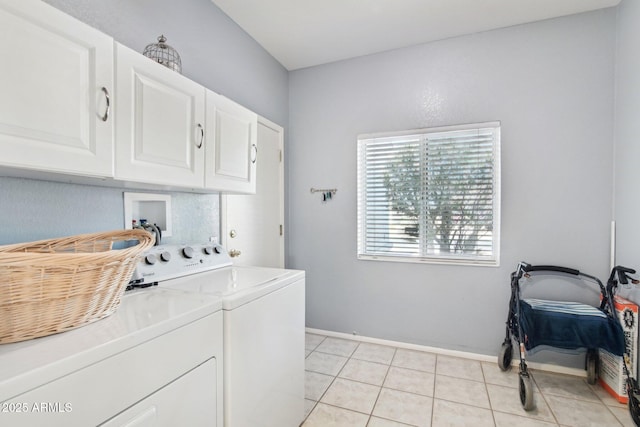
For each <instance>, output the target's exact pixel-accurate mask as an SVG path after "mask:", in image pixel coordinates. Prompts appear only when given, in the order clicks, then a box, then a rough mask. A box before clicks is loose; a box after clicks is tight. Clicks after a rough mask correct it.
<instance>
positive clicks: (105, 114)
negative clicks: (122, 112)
mask: <svg viewBox="0 0 640 427" xmlns="http://www.w3.org/2000/svg"><path fill="white" fill-rule="evenodd" d="M101 90H102V93H104V98H105V99H106V100H107V108H105V110H104V114H103V115H102V116H101V117H100V119H101V120H102V121H103V122H106V121H107V119H108V118H109V111H110V110H111V99H110V98H109V91H108V90H107V88H106V87H104V86H102V89H101Z"/></svg>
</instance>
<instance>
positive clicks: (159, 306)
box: [0, 288, 222, 402]
mask: <svg viewBox="0 0 640 427" xmlns="http://www.w3.org/2000/svg"><path fill="white" fill-rule="evenodd" d="M221 308H222V304H221V301H220V299H219V298H214V297H212V296H210V295H196V294H193V293H188V292H180V291H177V290H174V289H156V288H153V289H144V290H140V291H132V292H131V293H126V294H124V296H123V297H122V304H121V305H120V307H118V309H117V310H116V311H115V313H113V314H112V315H110V316H109V317H107V318H105V319H102V320H98V321H96V322H93V323H91V324H89V325H85V326H82V327H79V328H77V329H72V330H70V331H66V332H62V333H59V334H55V335H49V336H46V337H42V338H37V339H33V340H28V341H21V342H17V343H13V344H2V345H1V346H0V402H1V401H4V400H6V399H8V398H11V397H15V396H17V395H19V394H21V393H24V392H26V391H28V390H30V389H32V388H35V387H37V386H39V385H40V384H44V383H46V382H49V381H53V380H55V379H57V378H60V377H62V376H64V375H67V374H69V373H71V372H73V371H76V370H79V369H81V368H84V367H85V366H89V365H91V364H94V363H96V362H98V361H100V360H103V359H106V358H107V357H110V356H112V355H114V354H116V353H120V352H122V351H125V350H128V349H130V348H132V347H135V346H137V345H139V344H141V343H143V342H145V341H148V340H150V339H153V338H155V337H158V336H160V335H163V334H166V333H167V332H169V331H172V330H174V329H177V328H179V327H182V326H184V325H187V324H189V323H191V322H194V321H196V320H198V319H200V318H202V317H205V316H207V315H209V314H212V313H215V312H218V311H220V309H221Z"/></svg>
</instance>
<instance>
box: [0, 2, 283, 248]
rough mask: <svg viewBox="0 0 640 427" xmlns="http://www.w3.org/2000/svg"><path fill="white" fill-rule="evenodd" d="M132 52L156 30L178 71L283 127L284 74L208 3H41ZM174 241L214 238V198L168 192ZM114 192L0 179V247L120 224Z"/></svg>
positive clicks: (216, 226) (120, 203) (118, 202)
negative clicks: (178, 62) (172, 51)
mask: <svg viewBox="0 0 640 427" xmlns="http://www.w3.org/2000/svg"><path fill="white" fill-rule="evenodd" d="M46 2H47V3H50V4H51V5H53V6H55V7H57V8H59V9H61V10H63V11H64V12H66V13H69V14H70V15H72V16H75V17H76V18H78V19H80V20H81V21H84V22H86V23H88V24H89V25H91V26H93V27H95V28H97V29H99V30H101V31H103V32H104V33H106V34H109V35H110V36H112V37H113V38H114V39H116V41H119V42H121V43H123V44H125V45H127V46H129V47H131V48H133V49H135V50H137V51H139V52H142V50H143V49H144V47H145V46H146V45H147V44H148V43H151V42H155V40H156V37H157V36H158V35H159V34H161V33H164V34H165V36H166V37H168V42H169V43H170V44H171V45H172V46H174V47H175V48H176V49H177V50H178V51H179V53H180V54H181V56H182V61H183V74H184V75H186V76H187V77H189V78H191V79H192V80H194V81H196V82H198V83H200V84H202V85H204V86H206V87H208V88H210V89H212V90H214V91H216V92H218V93H221V94H223V95H225V96H227V97H229V98H231V99H233V100H235V101H237V102H239V103H241V104H243V105H245V106H246V107H248V108H250V109H252V110H253V111H255V112H257V113H258V114H260V115H262V116H264V117H266V118H268V119H270V120H272V121H274V122H276V123H278V124H280V125H282V126H284V127H285V128H286V126H287V122H288V111H289V109H288V73H287V71H286V70H285V69H284V67H282V66H281V65H280V64H279V63H278V62H277V61H276V60H275V59H274V58H273V57H271V56H270V55H269V54H268V53H267V52H266V51H265V50H264V49H262V48H261V47H260V46H259V45H258V44H257V43H256V42H255V40H253V39H252V38H251V37H249V36H248V35H247V34H246V33H245V32H244V31H243V30H241V29H240V28H239V27H238V26H237V25H236V24H235V23H233V22H232V21H231V20H230V19H229V18H228V17H227V16H226V15H225V14H224V13H222V11H220V9H218V8H217V7H216V6H215V5H214V4H213V3H212V2H211V1H209V0H189V1H181V2H178V1H172V0H136V1H131V0H110V1H103V0H46ZM171 194H172V202H173V209H174V212H173V224H174V230H173V231H174V233H173V234H174V236H173V237H172V238H171V239H168V240H166V242H167V243H169V242H171V241H174V242H180V241H193V240H197V239H201V238H203V237H204V238H207V237H208V236H211V235H219V211H218V199H219V197H218V195H215V194H214V195H193V194H187V193H171ZM123 216H124V215H123V198H122V190H117V189H113V188H102V187H94V186H84V185H75V184H60V183H52V182H45V181H35V180H27V179H16V178H7V177H0V244H3V243H13V242H21V241H28V240H34V239H41V238H48V237H53V236H62V235H70V234H77V233H83V232H91V231H102V230H111V229H118V228H122V227H123V222H124V219H123Z"/></svg>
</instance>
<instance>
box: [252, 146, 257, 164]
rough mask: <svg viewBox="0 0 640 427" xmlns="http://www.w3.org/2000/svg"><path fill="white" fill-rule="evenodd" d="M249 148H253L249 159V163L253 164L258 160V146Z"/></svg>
mask: <svg viewBox="0 0 640 427" xmlns="http://www.w3.org/2000/svg"><path fill="white" fill-rule="evenodd" d="M251 148H253V156H252V158H251V163H255V162H256V160H258V146H257V145H256V144H251Z"/></svg>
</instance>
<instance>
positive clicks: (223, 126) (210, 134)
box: [205, 90, 258, 194]
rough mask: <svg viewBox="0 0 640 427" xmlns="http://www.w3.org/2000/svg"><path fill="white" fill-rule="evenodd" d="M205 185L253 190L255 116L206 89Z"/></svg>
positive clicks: (239, 191)
mask: <svg viewBox="0 0 640 427" xmlns="http://www.w3.org/2000/svg"><path fill="white" fill-rule="evenodd" d="M206 122H207V132H206V135H207V138H206V156H207V158H206V175H205V186H206V187H207V188H208V189H216V190H220V191H225V192H231V193H245V194H254V193H255V192H256V159H257V156H258V147H257V127H258V116H257V114H255V113H253V112H251V111H250V110H248V109H246V108H244V107H243V106H241V105H239V104H237V103H235V102H233V101H231V100H230V99H228V98H225V97H224V96H221V95H218V94H216V93H214V92H212V91H210V90H207V120H206Z"/></svg>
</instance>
